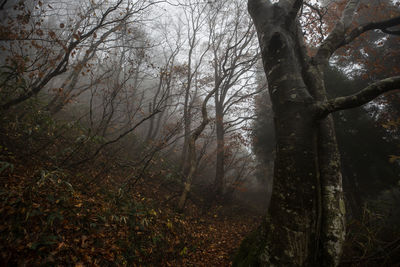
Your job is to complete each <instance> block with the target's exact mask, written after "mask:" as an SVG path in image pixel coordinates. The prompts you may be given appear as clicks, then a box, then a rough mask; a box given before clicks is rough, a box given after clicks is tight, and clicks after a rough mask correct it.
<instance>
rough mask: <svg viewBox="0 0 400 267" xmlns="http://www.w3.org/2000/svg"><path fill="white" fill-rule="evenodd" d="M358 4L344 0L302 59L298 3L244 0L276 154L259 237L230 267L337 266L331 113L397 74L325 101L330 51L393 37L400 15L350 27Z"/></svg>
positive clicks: (339, 208)
mask: <svg viewBox="0 0 400 267" xmlns="http://www.w3.org/2000/svg"><path fill="white" fill-rule="evenodd" d="M359 2H360V1H359V0H349V1H346V3H345V5H344V7H343V11H342V13H341V15H340V18H339V19H338V20H336V21H334V23H333V24H332V27H330V28H329V29H330V31H329V33H328V34H327V36H326V38H324V39H322V42H321V43H320V45H319V46H318V47H317V48H315V52H314V53H313V54H312V55H309V51H307V49H306V44H305V42H304V38H305V36H303V28H302V27H301V14H302V11H303V4H306V3H305V1H302V0H286V1H283V0H281V1H279V2H277V1H274V3H272V2H271V1H269V0H249V1H248V10H249V13H250V15H251V17H252V19H253V21H254V24H255V27H256V30H257V34H258V38H259V44H260V49H261V55H262V59H263V67H264V71H265V73H266V76H267V81H268V90H269V94H270V98H271V102H272V106H273V111H274V120H275V133H276V142H277V151H276V159H275V166H274V168H275V169H274V188H273V192H272V198H271V205H270V208H269V212H268V214H267V216H266V218H265V220H264V222H263V223H262V225H261V226H260V228H259V229H258V232H257V233H255V234H254V235H252V236H249V238H247V239H246V240H245V241H244V242H243V244H242V246H241V249H240V251H239V253H238V255H237V256H236V260H235V264H236V265H239V266H252V265H257V266H258V265H261V266H274V265H275V266H337V265H338V264H339V262H340V257H341V253H342V246H343V242H344V240H345V208H344V207H345V205H344V200H343V189H342V175H341V168H340V155H339V152H338V147H337V142H336V136H335V130H334V125H333V120H332V116H331V115H330V114H331V113H333V112H335V111H339V110H344V109H349V108H354V107H358V106H361V105H363V104H366V103H368V102H370V101H371V100H373V99H374V98H376V97H377V96H379V95H381V94H382V93H385V92H388V91H390V90H394V89H398V88H400V76H395V77H391V78H386V79H383V80H380V81H377V82H375V83H372V84H370V85H368V86H367V87H365V88H364V89H362V90H360V91H359V92H358V93H356V94H354V95H350V96H344V97H337V98H333V99H328V98H327V94H326V90H325V84H324V69H325V68H326V66H327V65H328V64H329V60H330V58H331V57H332V55H333V53H334V52H335V51H336V50H338V49H339V48H341V47H343V46H345V45H348V44H350V43H351V42H352V41H354V40H355V39H356V38H357V37H359V36H360V35H361V34H363V33H364V32H367V31H370V30H376V29H380V30H382V31H383V32H386V33H388V34H389V33H396V31H394V30H391V29H390V28H391V27H393V26H396V25H399V24H400V17H394V18H390V19H387V20H383V21H380V22H369V23H366V24H362V25H357V26H355V25H353V18H354V15H355V13H356V11H357V9H358V5H359ZM304 32H306V31H304ZM306 37H307V36H306Z"/></svg>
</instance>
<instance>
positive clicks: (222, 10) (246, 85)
mask: <svg viewBox="0 0 400 267" xmlns="http://www.w3.org/2000/svg"><path fill="white" fill-rule="evenodd" d="M243 6H244V5H243V3H241V2H240V1H231V2H229V3H228V2H217V3H213V5H212V7H213V9H214V10H215V11H214V12H215V13H214V15H213V16H210V18H209V21H208V26H209V31H210V38H211V40H210V41H211V48H210V50H211V53H212V57H213V59H212V67H213V71H214V73H213V76H214V87H215V89H216V91H215V95H214V103H215V125H216V137H217V151H216V155H217V158H216V173H215V181H214V190H215V192H216V195H218V196H221V195H222V193H223V189H224V175H225V170H224V162H225V160H226V159H225V149H226V147H225V135H226V131H227V130H228V129H229V128H233V127H234V126H237V125H240V124H241V123H243V121H244V120H245V119H247V118H244V117H240V118H236V119H234V120H231V121H230V123H229V124H228V123H227V122H226V117H228V114H229V113H232V111H233V110H234V108H235V107H237V106H238V105H240V104H243V102H244V101H245V100H246V99H249V98H251V96H253V95H255V94H256V92H254V91H255V90H254V86H252V81H253V80H254V79H253V78H254V76H253V75H251V70H252V69H254V66H255V64H256V62H257V60H258V59H259V55H258V53H257V51H255V46H254V42H255V38H254V37H255V31H254V27H253V25H252V23H251V21H250V19H249V18H248V17H247V16H246V14H245V13H244V11H243ZM233 117H235V116H231V119H233ZM230 130H232V129H230Z"/></svg>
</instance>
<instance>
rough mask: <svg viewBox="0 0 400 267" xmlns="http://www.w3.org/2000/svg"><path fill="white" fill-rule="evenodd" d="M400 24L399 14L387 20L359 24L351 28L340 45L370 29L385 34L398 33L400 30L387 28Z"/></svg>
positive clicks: (399, 33)
mask: <svg viewBox="0 0 400 267" xmlns="http://www.w3.org/2000/svg"><path fill="white" fill-rule="evenodd" d="M397 25H400V16H398V17H395V18H391V19H388V20H383V21H379V22H370V23H367V24H364V25H362V26H359V27H357V28H355V29H354V30H352V31H351V32H350V33H349V34H348V35H347V36H346V38H345V39H344V41H343V42H342V43H341V44H340V46H343V45H346V44H349V43H350V42H352V41H353V40H354V39H355V38H357V37H358V36H360V35H361V34H362V33H364V32H366V31H370V30H381V31H382V32H384V33H387V34H394V35H400V30H397V31H395V30H389V29H388V28H391V27H393V26H397Z"/></svg>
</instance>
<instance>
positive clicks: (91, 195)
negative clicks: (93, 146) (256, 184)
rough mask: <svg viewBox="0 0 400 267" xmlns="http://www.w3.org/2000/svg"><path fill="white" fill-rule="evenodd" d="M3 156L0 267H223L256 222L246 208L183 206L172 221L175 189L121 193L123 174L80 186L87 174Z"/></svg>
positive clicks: (158, 184) (147, 185) (151, 187)
mask: <svg viewBox="0 0 400 267" xmlns="http://www.w3.org/2000/svg"><path fill="white" fill-rule="evenodd" d="M3 149H4V148H3ZM3 152H4V151H3ZM3 156H4V153H3ZM9 156H10V157H8V158H7V161H6V160H5V158H4V157H3V158H2V159H1V160H2V162H9V163H11V164H12V168H11V167H9V168H5V169H3V170H2V172H1V173H0V200H1V204H0V218H1V220H0V251H1V252H0V256H1V257H0V259H1V261H0V265H1V266H3V265H5V266H11V265H18V266H36V265H40V266H42V265H44V266H47V265H49V266H54V265H56V266H57V265H69V266H71V265H72V266H105V265H107V266H110V265H111V266H230V265H231V261H232V258H233V256H234V253H235V251H236V250H237V249H238V247H239V245H240V242H241V240H243V238H244V237H245V236H246V235H247V234H248V233H250V232H251V231H252V230H254V229H255V228H256V227H257V226H258V225H259V223H260V221H261V215H260V214H258V213H257V212H254V211H252V210H251V209H250V208H249V207H245V206H240V205H238V204H236V205H234V204H229V205H213V206H211V207H210V208H208V209H207V210H205V209H204V208H203V205H201V204H199V203H197V204H195V203H194V202H193V201H192V200H190V199H189V201H188V202H187V205H186V209H185V211H184V212H183V213H178V212H176V210H175V208H174V207H175V200H176V195H177V193H176V192H178V191H175V193H173V192H174V190H176V189H177V187H176V188H175V189H174V188H173V187H172V188H171V187H168V186H167V185H165V184H163V180H162V177H159V178H153V179H149V180H143V181H139V182H138V183H137V184H135V186H134V188H133V189H130V190H125V189H124V188H121V187H120V185H121V181H122V180H123V179H124V178H125V177H126V175H127V174H125V175H124V174H115V175H114V176H113V175H108V176H106V177H102V178H101V179H99V180H96V181H95V182H93V180H92V179H84V177H85V175H89V173H90V170H89V169H90V168H86V170H85V171H79V172H76V173H75V172H71V171H67V170H61V169H55V168H53V167H52V166H48V165H46V163H43V162H42V161H35V160H34V159H31V160H29V161H26V160H23V159H20V158H18V157H16V156H14V155H12V152H10V153H9ZM10 161H11V162H10ZM3 167H4V166H3ZM86 167H87V166H86ZM77 173H79V174H77ZM174 194H175V195H174ZM196 199H201V197H199V196H197V197H196Z"/></svg>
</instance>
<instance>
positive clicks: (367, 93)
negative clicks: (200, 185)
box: [316, 76, 400, 118]
mask: <svg viewBox="0 0 400 267" xmlns="http://www.w3.org/2000/svg"><path fill="white" fill-rule="evenodd" d="M396 89H400V76H394V77H390V78H386V79H383V80H380V81H378V82H375V83H373V84H370V85H369V86H367V87H365V88H364V89H363V90H361V91H360V92H358V93H357V94H354V95H349V96H344V97H337V98H334V99H330V100H328V101H326V102H323V103H318V104H317V105H316V108H317V113H318V115H319V117H320V118H324V117H326V116H327V115H328V114H330V113H332V112H335V111H339V110H344V109H351V108H356V107H359V106H362V105H364V104H367V103H368V102H370V101H372V100H374V99H375V98H376V97H378V96H379V95H381V94H383V93H386V92H389V91H392V90H396Z"/></svg>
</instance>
